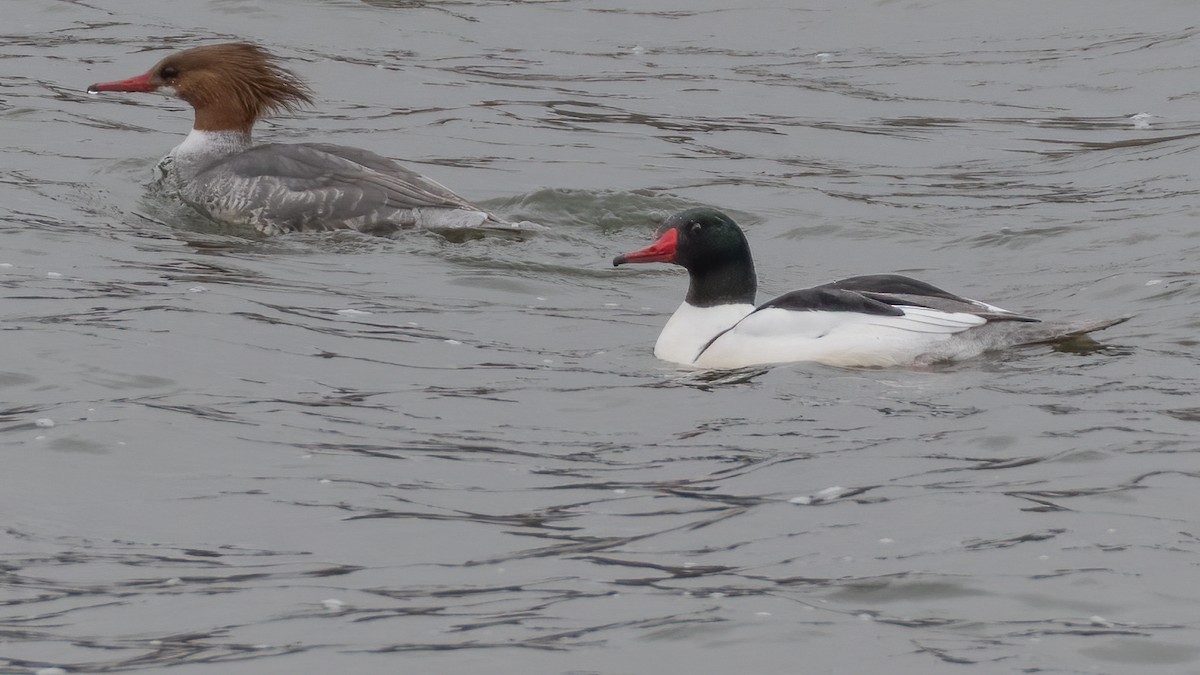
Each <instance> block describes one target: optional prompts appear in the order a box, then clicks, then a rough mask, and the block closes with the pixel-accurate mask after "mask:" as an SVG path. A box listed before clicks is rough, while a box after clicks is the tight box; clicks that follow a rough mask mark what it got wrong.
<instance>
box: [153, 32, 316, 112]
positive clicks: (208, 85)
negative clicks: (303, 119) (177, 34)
mask: <svg viewBox="0 0 1200 675" xmlns="http://www.w3.org/2000/svg"><path fill="white" fill-rule="evenodd" d="M150 72H151V76H152V77H153V78H154V80H156V81H157V83H158V84H159V85H160V86H163V87H170V88H173V89H174V90H175V93H176V95H177V96H178V97H179V98H181V99H183V100H184V101H187V102H188V103H190V104H191V105H192V107H193V108H195V109H196V128H197V129H205V130H218V129H228V128H239V129H242V130H244V131H247V132H249V130H250V127H251V126H253V125H254V121H255V120H257V119H259V118H260V117H264V116H266V115H269V114H271V113H274V112H277V111H280V110H286V111H289V112H295V111H296V110H298V109H299V108H301V107H302V106H304V105H305V104H311V103H312V90H311V89H309V87H308V85H307V84H305V83H304V81H303V80H301V79H300V77H299V76H297V75H296V74H295V73H293V72H292V71H290V70H288V69H287V68H284V67H283V66H282V65H280V64H279V60H278V58H277V57H276V56H274V55H273V54H271V53H270V52H268V51H267V50H265V49H263V48H261V47H259V46H257V45H252V44H247V43H242V42H234V43H229V44H220V45H210V46H206V47H195V48H193V49H188V50H185V51H182V52H179V53H177V54H172V55H171V56H168V57H166V58H164V59H163V60H162V61H159V62H158V64H157V65H155V66H154V68H153V69H152V70H151V71H150Z"/></svg>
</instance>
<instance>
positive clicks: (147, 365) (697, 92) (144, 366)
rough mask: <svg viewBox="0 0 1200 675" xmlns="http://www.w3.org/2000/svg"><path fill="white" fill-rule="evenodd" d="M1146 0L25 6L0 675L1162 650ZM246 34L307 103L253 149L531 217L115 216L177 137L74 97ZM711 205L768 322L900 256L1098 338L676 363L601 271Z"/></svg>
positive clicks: (1167, 311)
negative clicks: (411, 226) (404, 179)
mask: <svg viewBox="0 0 1200 675" xmlns="http://www.w3.org/2000/svg"><path fill="white" fill-rule="evenodd" d="M727 4H728V3H726V5H727ZM1181 7H1184V6H1183V5H1176V4H1172V3H1169V2H1153V3H1151V5H1150V6H1138V7H1137V8H1136V9H1134V8H1126V7H1118V6H1113V7H1104V8H1096V7H1095V6H1093V4H1090V3H1083V2H1067V3H1059V4H1055V5H1053V6H1050V7H1046V6H1044V3H1042V4H1041V5H1039V6H1038V7H1037V8H1033V7H1030V6H1028V5H1027V3H1023V2H1018V3H1016V4H1009V5H1002V6H1000V5H994V4H985V3H978V2H967V3H960V4H946V3H907V4H904V3H901V4H897V3H882V4H877V3H849V4H844V3H816V4H811V3H810V6H806V7H805V8H802V9H793V8H789V7H787V6H770V5H768V6H761V7H752V8H751V7H747V8H740V7H730V6H722V5H717V4H714V3H700V4H699V5H695V6H692V7H689V8H687V9H682V10H680V9H678V8H670V7H653V6H647V7H639V8H636V9H629V8H628V7H622V6H615V5H609V4H604V3H600V4H586V3H579V2H576V1H575V0H567V1H563V2H520V3H513V2H505V3H491V2H438V3H424V2H356V1H355V2H351V1H348V0H339V1H335V2H313V3H307V4H296V3H282V2H265V3H243V2H236V1H234V2H221V3H209V4H206V5H203V6H195V7H187V8H183V7H174V6H172V8H171V11H170V12H165V11H163V10H162V8H161V7H159V6H158V5H152V4H149V3H144V2H138V3H132V4H119V3H113V2H105V1H101V2H91V3H83V4H80V3H59V4H49V5H47V4H44V3H43V4H38V3H27V4H21V5H14V6H13V7H11V8H9V14H10V16H8V17H7V18H8V19H9V26H10V28H8V29H6V30H7V32H8V34H7V35H5V39H4V40H3V41H0V56H2V57H3V58H4V61H5V62H6V63H8V64H9V65H10V66H11V68H10V71H12V76H11V77H9V78H7V79H0V127H3V128H4V130H5V131H6V133H3V134H0V147H2V148H3V151H4V154H5V157H6V158H7V164H6V166H5V167H4V168H3V169H0V234H2V235H3V240H4V244H5V246H4V248H3V253H2V254H0V265H2V267H0V290H2V291H3V296H4V302H3V306H4V321H3V329H4V330H3V332H2V335H3V336H4V338H5V340H7V342H6V343H5V347H6V349H5V353H7V354H9V355H10V358H9V359H8V361H7V362H6V363H5V365H4V366H2V367H0V370H2V371H3V372H0V391H3V392H4V394H5V400H6V403H4V404H3V405H0V432H3V435H2V436H0V440H2V441H3V447H4V449H5V470H4V473H3V475H4V480H3V483H2V485H3V489H0V507H2V509H3V511H4V513H5V516H6V517H5V525H4V528H3V530H0V547H2V550H3V551H4V555H3V557H2V558H0V566H2V569H3V574H4V579H5V581H6V584H5V587H4V592H3V594H2V595H0V603H3V606H4V610H3V611H2V612H0V630H2V631H3V633H4V638H5V648H4V649H3V650H0V664H2V665H0V670H4V671H5V672H8V671H11V672H14V673H16V672H37V671H38V670H39V669H45V668H62V669H65V670H66V671H68V672H100V671H104V672H124V671H134V670H155V671H157V670H164V671H166V670H168V669H170V670H172V671H174V670H185V669H188V668H191V669H193V670H197V671H198V670H200V669H206V670H208V671H212V672H221V673H228V672H245V673H261V672H389V671H394V670H397V669H402V670H412V671H417V672H485V671H489V670H496V669H497V664H501V665H500V666H499V668H500V669H502V670H506V671H507V670H518V669H520V670H525V671H530V672H606V673H607V672H614V673H618V672H619V673H625V672H629V673H635V672H644V671H645V663H667V662H670V663H671V664H673V667H674V669H675V670H678V671H680V672H683V671H685V670H691V671H696V672H756V673H792V672H796V664H797V663H798V662H800V661H799V660H800V659H803V663H804V664H805V666H806V668H807V670H811V671H814V672H817V671H823V672H911V673H929V672H943V671H945V672H950V671H951V670H955V671H957V670H960V669H961V667H962V665H963V664H981V665H983V666H984V667H985V668H986V669H987V670H988V671H989V672H991V671H996V672H1001V671H1003V672H1030V671H1041V672H1081V671H1087V672H1101V673H1114V674H1115V673H1126V672H1130V670H1131V668H1139V667H1140V668H1141V669H1142V670H1144V669H1145V668H1146V666H1147V664H1170V665H1171V666H1173V667H1175V668H1177V669H1178V668H1183V669H1184V670H1187V669H1188V667H1192V668H1193V669H1194V667H1195V664H1196V663H1197V659H1200V654H1197V651H1196V649H1195V648H1194V646H1193V645H1194V644H1196V643H1198V642H1200V636H1198V635H1197V622H1196V619H1195V611H1194V607H1195V599H1194V598H1192V597H1191V595H1192V592H1191V591H1190V588H1191V587H1192V585H1191V584H1189V583H1188V580H1190V579H1191V578H1192V576H1193V575H1194V559H1195V554H1196V552H1197V550H1198V549H1200V542H1198V541H1197V539H1196V537H1195V536H1193V534H1191V533H1192V532H1193V531H1194V528H1193V527H1192V525H1191V518H1192V516H1191V514H1192V513H1193V512H1195V511H1196V510H1197V509H1196V506H1195V504H1194V502H1195V497H1194V496H1193V495H1195V494H1196V492H1197V491H1196V489H1195V484H1194V483H1193V482H1192V481H1194V480H1196V472H1195V470H1194V467H1193V466H1192V462H1191V461H1190V459H1191V457H1192V455H1193V454H1194V452H1195V450H1196V449H1197V447H1196V442H1195V437H1196V432H1195V428H1194V427H1195V423H1196V421H1197V419H1198V417H1200V416H1198V415H1197V412H1196V410H1197V408H1196V406H1195V405H1194V403H1193V401H1192V399H1193V398H1194V395H1195V392H1196V390H1197V381H1196V379H1197V375H1196V373H1197V372H1200V371H1198V370H1197V369H1196V367H1195V366H1196V357H1195V345H1196V341H1195V337H1194V335H1195V332H1196V329H1197V327H1198V320H1197V318H1196V312H1195V307H1196V304H1197V297H1198V294H1200V293H1198V291H1197V284H1196V279H1197V273H1196V271H1195V264H1194V261H1195V260H1196V259H1197V254H1198V253H1200V240H1198V239H1197V236H1196V228H1195V226H1194V221H1195V210H1196V206H1195V204H1196V194H1197V192H1196V188H1195V186H1194V184H1193V183H1194V182H1193V181H1192V180H1191V176H1192V174H1193V173H1194V164H1195V162H1194V160H1193V157H1192V155H1193V153H1194V152H1195V151H1196V149H1197V147H1198V143H1197V138H1198V136H1197V128H1198V127H1197V123H1196V122H1195V120H1194V115H1193V114H1192V109H1193V108H1194V102H1195V99H1196V88H1195V85H1194V82H1193V80H1194V78H1192V77H1191V72H1192V69H1193V66H1192V65H1191V62H1192V60H1193V59H1192V54H1193V52H1194V50H1195V41H1196V39H1197V37H1196V29H1194V28H1191V27H1190V26H1192V24H1193V23H1194V21H1193V20H1192V17H1190V16H1187V15H1181V14H1180V12H1181ZM1032 9H1036V10H1038V12H1044V13H1045V17H1044V21H1039V22H1035V23H1030V21H1029V16H1030V15H1031V13H1030V11H1029V10H1032ZM282 27H286V30H284V29H282ZM531 28H534V29H536V30H537V33H536V39H533V38H531V31H530V29H531ZM347 36H352V38H348V37H347ZM238 38H249V39H255V40H258V41H261V42H263V43H264V44H266V45H268V46H270V47H271V48H272V49H273V50H274V51H277V52H279V53H280V54H281V55H283V56H284V57H285V58H287V59H289V60H294V64H293V65H294V66H295V68H296V69H297V70H298V71H299V72H301V73H303V74H304V75H305V76H306V77H307V78H308V79H309V80H311V81H312V83H313V85H314V88H315V89H316V90H317V91H318V92H319V94H320V96H321V97H322V101H321V103H320V105H318V106H316V109H315V110H313V111H308V112H305V113H302V114H300V115H297V116H295V117H291V118H286V119H276V120H272V121H271V122H270V123H268V124H267V125H264V127H263V129H262V130H261V131H260V133H259V136H260V137H261V138H262V139H270V140H274V141H282V142H287V141H294V140H301V139H303V140H313V141H329V142H336V143H343V144H346V145H353V146H358V147H365V148H369V149H371V150H373V151H375V152H379V153H381V154H385V155H389V156H393V157H396V158H399V159H403V160H404V161H405V162H408V163H412V165H413V166H414V167H419V166H420V165H422V164H428V165H431V166H429V167H427V168H426V169H422V171H423V172H424V173H428V174H430V175H432V176H435V177H436V178H437V179H438V180H439V181H441V182H444V183H446V184H447V185H452V186H454V188H455V189H456V190H457V191H460V192H461V193H462V194H464V195H466V196H468V197H470V198H472V199H476V200H479V201H480V202H481V203H483V204H484V205H485V206H486V207H487V208H489V209H492V210H494V211H496V212H498V213H500V214H501V215H503V216H505V217H508V218H511V219H513V220H529V221H534V222H539V223H545V224H547V225H551V226H552V227H550V228H549V229H548V230H547V231H545V232H538V233H532V234H529V235H522V236H490V235H489V236H480V237H462V238H447V237H446V236H440V235H438V234H434V233H428V232H420V233H401V234H398V235H396V236H394V237H386V238H385V237H371V236H366V235H361V234H357V233H330V234H306V235H294V236H286V237H276V238H264V237H259V236H257V235H254V234H252V233H248V232H244V231H240V230H237V229H232V228H220V227H216V226H214V225H213V224H212V223H209V222H206V221H204V220H203V219H200V218H198V217H196V216H195V215H194V214H191V213H190V212H188V211H187V210H186V209H180V208H178V207H177V205H174V204H172V203H170V202H169V201H166V200H163V199H162V198H161V197H159V196H156V195H154V194H151V193H147V191H146V185H147V184H148V182H149V180H150V169H151V167H152V166H153V164H154V162H155V161H156V160H157V158H158V157H159V156H161V154H162V153H163V152H165V151H166V150H167V149H169V148H170V147H172V146H173V145H175V144H176V143H178V141H179V139H180V138H181V136H182V134H183V132H184V130H185V129H186V124H187V123H188V120H189V119H190V116H189V115H188V113H187V111H186V110H185V109H184V108H183V107H182V106H180V105H179V104H177V103H169V102H168V103H166V104H164V102H163V101H161V100H153V99H149V98H147V97H129V98H122V99H116V98H112V99H109V98H106V99H97V98H90V97H87V96H86V95H84V94H83V87H85V86H86V85H87V84H88V83H90V82H93V81H96V80H97V79H99V76H100V74H101V73H102V72H111V71H113V70H117V71H119V72H125V70H127V69H131V72H132V70H136V68H138V67H142V66H144V64H145V63H146V62H147V56H146V54H145V53H143V52H146V51H151V50H153V52H154V53H157V52H158V50H160V49H176V48H179V47H184V46H192V45H196V44H203V43H207V42H214V41H227V40H230V39H238ZM1140 113H1145V114H1146V116H1139V114H1140ZM698 204H708V205H713V206H716V207H719V208H721V209H723V210H726V211H728V212H729V213H730V214H731V215H732V216H733V217H734V218H735V219H736V220H738V221H739V222H742V223H743V224H744V225H746V226H747V228H746V229H747V234H748V236H749V237H750V239H751V241H752V245H753V246H754V250H755V253H756V261H757V264H758V266H759V271H760V275H761V276H762V280H761V281H762V285H763V293H764V295H770V294H772V293H776V292H783V291H786V290H789V289H791V288H796V287H801V286H807V285H812V284H815V283H820V282H823V281H828V280H830V279H833V278H837V277H840V276H847V275H851V274H864V273H872V272H903V273H911V274H915V275H917V276H920V277H922V278H926V279H928V280H929V281H931V282H933V283H935V284H944V285H948V286H950V287H953V288H956V289H961V290H962V291H963V292H964V293H966V294H967V295H969V296H976V297H986V298H988V299H990V300H994V301H996V302H998V303H999V304H1001V305H1003V306H1006V307H1011V308H1012V309H1014V310H1017V311H1021V312H1030V313H1034V314H1036V315H1038V316H1055V315H1059V316H1061V317H1062V318H1066V319H1084V318H1088V319H1099V318H1104V317H1116V316H1124V315H1134V318H1133V320H1131V321H1130V322H1129V323H1127V324H1124V325H1122V326H1121V327H1119V328H1116V329H1113V330H1111V331H1108V332H1107V333H1105V334H1101V335H1100V336H1099V337H1101V338H1102V342H1101V343H1100V344H1095V343H1091V342H1083V341H1081V342H1079V343H1076V344H1070V345H1061V346H1059V347H1057V348H1056V349H1051V348H1049V347H1033V348H1027V349H1021V350H1014V351H1011V352H1006V353H1003V354H992V355H988V356H986V357H984V358H980V359H976V360H973V361H970V362H965V363H958V364H951V365H945V366H939V367H937V368H932V369H928V370H912V371H908V370H854V369H836V368H828V367H823V366H816V365H804V364H800V365H793V366H786V367H776V368H757V369H747V370H743V371H731V372H719V373H704V372H691V371H686V370H680V369H677V368H675V367H673V366H671V365H670V364H665V363H662V362H659V361H656V360H655V359H654V358H653V356H652V354H651V347H652V345H653V341H654V339H655V337H656V336H657V333H658V331H659V330H660V328H661V326H662V324H663V322H664V321H665V319H666V317H667V316H668V315H669V314H670V313H671V311H673V309H674V307H675V305H676V303H677V302H678V298H679V295H680V293H681V289H682V287H683V286H684V283H685V282H684V279H683V276H682V272H681V271H680V270H678V269H667V268H665V267H660V268H655V269H639V270H629V271H623V273H621V274H614V273H613V272H612V270H611V268H610V267H609V261H610V260H611V258H612V256H613V255H614V254H615V253H617V252H621V251H625V250H629V249H631V248H633V247H635V246H637V245H640V244H642V243H643V242H644V241H645V240H646V238H647V237H648V236H649V234H650V233H651V232H652V231H653V230H654V229H655V228H656V227H657V226H658V223H659V222H661V220H662V218H663V217H664V216H665V215H667V214H669V213H671V212H674V211H676V210H679V209H682V208H686V207H690V206H694V205H698ZM668 660H669V661H668ZM49 672H54V671H49Z"/></svg>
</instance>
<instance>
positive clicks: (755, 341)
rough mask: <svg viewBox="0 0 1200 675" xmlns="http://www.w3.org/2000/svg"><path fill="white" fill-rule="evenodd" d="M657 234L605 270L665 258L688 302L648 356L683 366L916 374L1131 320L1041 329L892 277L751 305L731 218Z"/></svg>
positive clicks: (710, 218)
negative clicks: (802, 365) (795, 366)
mask: <svg viewBox="0 0 1200 675" xmlns="http://www.w3.org/2000/svg"><path fill="white" fill-rule="evenodd" d="M659 235H660V236H659V238H658V241H656V242H655V243H654V244H651V245H650V246H648V247H646V248H644V249H641V250H638V251H634V252H632V253H626V254H625V255H619V256H617V257H616V258H614V259H613V266H617V265H622V264H624V263H650V262H669V263H675V264H676V265H680V266H682V267H683V268H685V269H686V270H687V271H688V277H689V280H690V284H689V286H688V292H687V297H686V299H685V300H684V302H683V304H682V305H680V306H679V309H677V310H676V311H675V313H674V314H673V315H672V316H671V318H670V320H668V321H667V325H666V326H665V327H664V328H663V331H662V334H660V335H659V336H658V342H657V343H655V345H654V355H655V356H657V357H658V358H660V359H662V360H664V361H671V362H673V363H680V364H685V365H689V366H697V367H701V368H712V369H726V368H742V367H745V366H754V365H763V364H769V363H785V362H791V361H813V362H817V363H824V364H827V365H832V366H874V367H886V366H905V365H909V366H911V365H917V366H919V365H928V364H932V363H935V362H939V361H950V360H957V359H965V358H970V357H973V356H977V355H979V354H981V353H983V352H984V351H987V350H992V349H1001V348H1005V347H1013V346H1016V345H1026V344H1036V343H1044V342H1055V341H1059V340H1063V339H1066V338H1070V337H1074V336H1078V335H1083V334H1084V333H1090V332H1092V331H1096V330H1100V329H1102V328H1108V327H1109V326H1113V325H1115V324H1118V323H1121V322H1122V321H1126V320H1128V318H1129V317H1123V318H1119V319H1109V320H1102V321H1095V322H1090V323H1078V324H1064V323H1049V322H1042V321H1039V320H1038V319H1033V318H1030V317H1027V316H1022V315H1020V314H1015V313H1013V312H1010V311H1008V310H1006V309H1001V308H999V307H996V306H994V305H989V304H987V303H985V302H979V301H978V300H971V299H969V298H963V297H960V296H957V295H954V294H953V293H948V292H946V291H944V290H942V289H940V288H937V287H936V286H932V285H930V284H927V283H925V282H923V281H918V280H916V279H910V278H908V277H904V276H900V275H896V274H876V275H870V276H860V277H850V278H848V279H843V280H841V281H835V282H832V283H828V284H823V285H821V286H815V287H813V288H807V289H804V290H800V291H792V292H791V293H786V294H784V295H781V296H779V297H777V298H775V299H774V300H771V301H770V302H767V303H764V304H761V305H758V306H757V307H756V306H755V305H754V296H755V294H756V292H757V287H758V280H757V278H756V277H755V274H754V261H753V259H752V258H751V256H750V245H749V243H748V242H747V241H746V236H745V235H744V234H743V233H742V230H741V228H740V227H738V225H737V223H735V222H734V221H733V220H732V219H731V218H730V217H729V216H727V215H725V214H724V213H721V212H720V211H717V210H715V209H711V208H695V209H689V210H687V211H681V212H680V213H676V214H675V215H673V216H671V217H670V218H668V219H667V221H666V223H665V224H664V225H663V227H662V229H660V230H659Z"/></svg>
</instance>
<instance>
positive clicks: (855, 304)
mask: <svg viewBox="0 0 1200 675" xmlns="http://www.w3.org/2000/svg"><path fill="white" fill-rule="evenodd" d="M770 308H779V309H788V310H792V311H797V312H803V311H813V312H818V311H819V312H857V313H859V314H879V315H883V316H903V315H904V312H903V311H901V310H899V309H896V308H895V307H893V306H892V305H891V304H889V303H887V302H881V301H879V300H877V299H875V298H871V297H868V296H867V295H866V294H863V293H856V292H854V291H850V290H844V289H841V288H836V287H833V286H832V285H825V286H816V287H814V288H806V289H804V290H800V291H792V292H790V293H784V294H783V295H781V296H779V297H778V298H775V299H774V300H770V301H768V302H764V303H763V304H761V305H759V306H758V307H755V308H754V311H755V312H757V311H760V310H763V309H770ZM751 313H753V312H751Z"/></svg>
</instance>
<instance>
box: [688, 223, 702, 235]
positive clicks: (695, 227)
mask: <svg viewBox="0 0 1200 675" xmlns="http://www.w3.org/2000/svg"><path fill="white" fill-rule="evenodd" d="M701 227H702V226H701V225H700V223H690V224H689V225H688V232H690V233H691V234H696V233H697V232H699V231H700V229H701Z"/></svg>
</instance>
